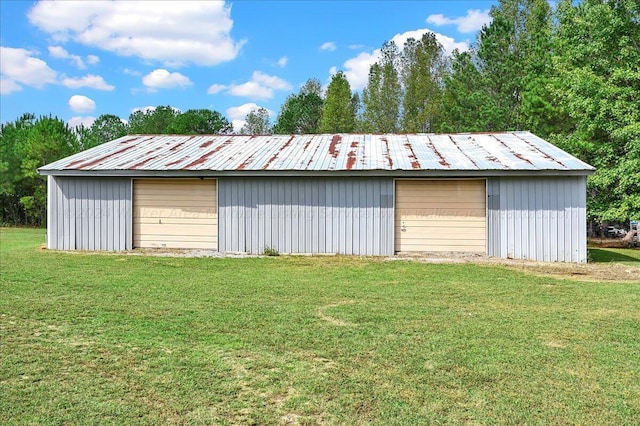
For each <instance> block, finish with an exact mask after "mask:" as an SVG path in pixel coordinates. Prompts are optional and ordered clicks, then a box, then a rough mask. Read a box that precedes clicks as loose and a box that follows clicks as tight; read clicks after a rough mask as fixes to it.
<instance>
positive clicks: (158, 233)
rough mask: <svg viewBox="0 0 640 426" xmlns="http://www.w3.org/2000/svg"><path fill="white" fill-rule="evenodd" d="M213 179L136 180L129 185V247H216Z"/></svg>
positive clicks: (216, 211)
mask: <svg viewBox="0 0 640 426" xmlns="http://www.w3.org/2000/svg"><path fill="white" fill-rule="evenodd" d="M216 203H217V201H216V181H215V180H213V179H204V180H203V179H140V180H134V183H133V205H134V214H133V246H134V247H142V248H154V247H163V248H164V247H166V248H184V249H212V250H216V249H217V247H218V238H217V229H218V208H217V205H216Z"/></svg>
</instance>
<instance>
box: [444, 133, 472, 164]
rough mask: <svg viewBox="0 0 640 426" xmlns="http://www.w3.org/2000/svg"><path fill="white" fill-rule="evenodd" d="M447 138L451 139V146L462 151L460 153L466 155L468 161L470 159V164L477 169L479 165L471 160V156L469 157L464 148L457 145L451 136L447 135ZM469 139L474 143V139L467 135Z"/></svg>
mask: <svg viewBox="0 0 640 426" xmlns="http://www.w3.org/2000/svg"><path fill="white" fill-rule="evenodd" d="M449 140H451V143H452V144H453V146H455V147H456V148H458V151H460V152H461V153H462V155H464V156H465V157H467V158H468V159H469V161H471V164H473V165H474V167H475V168H476V169H478V168H479V167H478V163H476V162H475V161H474V160H473V158H471V156H470V155H468V154H467V153H466V152H465V151H464V150H462V149H461V148H460V147H459V146H458V144H457V143H456V141H454V140H453V136H451V135H449ZM469 140H470V141H472V142H474V144H475V139H473V138H472V137H469ZM476 146H477V145H476Z"/></svg>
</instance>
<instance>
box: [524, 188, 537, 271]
mask: <svg viewBox="0 0 640 426" xmlns="http://www.w3.org/2000/svg"><path fill="white" fill-rule="evenodd" d="M525 186H526V188H527V241H526V244H527V246H526V250H527V259H531V260H535V259H536V238H537V234H536V216H537V214H538V210H537V206H536V186H535V182H534V180H532V179H527V180H526V185H525Z"/></svg>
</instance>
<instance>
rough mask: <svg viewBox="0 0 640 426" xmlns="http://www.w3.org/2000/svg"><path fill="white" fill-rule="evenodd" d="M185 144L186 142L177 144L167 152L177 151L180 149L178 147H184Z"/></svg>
mask: <svg viewBox="0 0 640 426" xmlns="http://www.w3.org/2000/svg"><path fill="white" fill-rule="evenodd" d="M185 143H187V142H186V141H185V142H180V143H177V144H175V145H174V146H172V147H171V148H170V149H169V151H177V150H178V148H180V147H181V146H182V145H184V144H185Z"/></svg>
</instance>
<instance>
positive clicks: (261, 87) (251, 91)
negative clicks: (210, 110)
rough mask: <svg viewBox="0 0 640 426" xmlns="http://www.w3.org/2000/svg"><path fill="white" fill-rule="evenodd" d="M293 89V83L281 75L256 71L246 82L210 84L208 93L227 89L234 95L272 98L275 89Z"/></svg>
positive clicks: (250, 97) (251, 97)
mask: <svg viewBox="0 0 640 426" xmlns="http://www.w3.org/2000/svg"><path fill="white" fill-rule="evenodd" d="M291 89H292V86H291V84H290V83H289V82H287V81H285V80H283V79H281V78H280V77H276V76H274V75H268V74H265V73H263V72H260V71H254V72H253V75H252V76H251V80H249V81H247V82H246V83H242V84H231V85H229V86H225V85H222V84H212V85H211V86H209V89H208V90H207V93H208V94H210V95H211V94H216V93H220V92H221V91H223V90H226V91H227V93H228V94H230V95H233V96H242V97H246V98H249V99H271V98H273V94H274V91H275V90H291Z"/></svg>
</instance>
